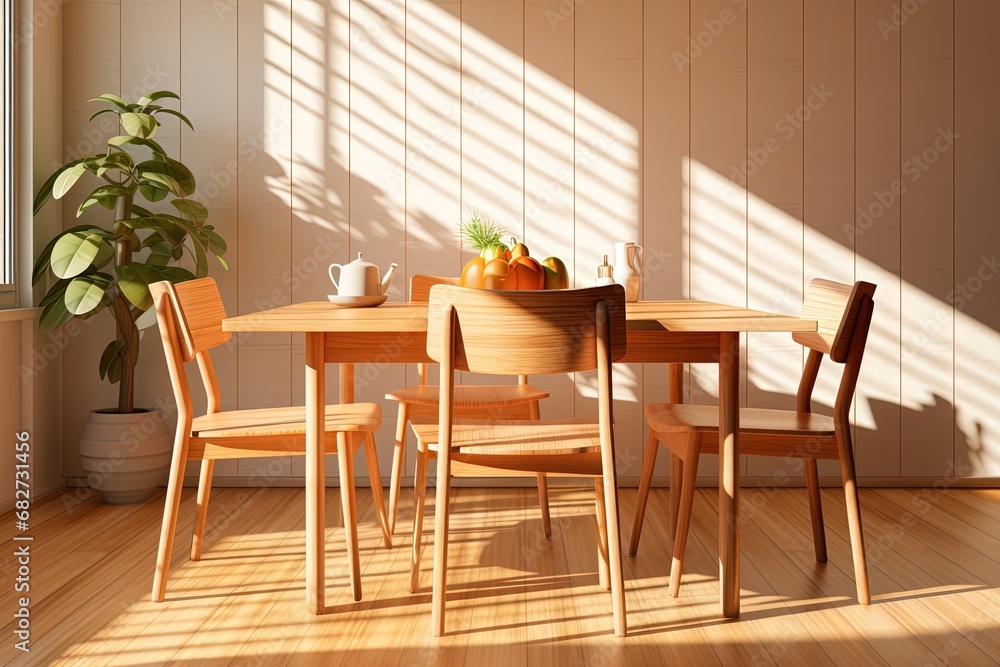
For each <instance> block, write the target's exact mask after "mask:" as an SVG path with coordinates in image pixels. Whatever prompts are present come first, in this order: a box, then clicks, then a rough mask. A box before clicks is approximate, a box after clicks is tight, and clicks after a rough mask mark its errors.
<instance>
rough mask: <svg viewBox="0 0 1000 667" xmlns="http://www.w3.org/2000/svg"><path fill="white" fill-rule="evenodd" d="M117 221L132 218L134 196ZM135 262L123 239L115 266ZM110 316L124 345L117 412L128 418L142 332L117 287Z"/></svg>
mask: <svg viewBox="0 0 1000 667" xmlns="http://www.w3.org/2000/svg"><path fill="white" fill-rule="evenodd" d="M115 214H116V215H117V219H119V220H128V219H129V218H131V217H132V195H125V196H123V197H122V198H121V199H119V200H118V207H117V210H116V211H115ZM131 261H132V235H131V234H126V235H125V236H123V237H122V238H121V239H120V240H119V241H118V244H117V247H116V248H115V266H116V267H117V266H124V265H125V264H128V263H129V262H131ZM111 312H112V313H113V314H114V316H115V328H116V329H117V330H118V339H119V340H120V341H122V349H121V350H120V352H119V354H121V358H122V374H121V378H120V379H119V381H118V412H119V413H121V414H129V413H132V412H134V410H135V364H136V362H137V361H138V359H139V329H138V328H137V327H136V326H135V320H133V319H132V310H131V307H130V306H129V302H128V299H126V298H125V295H124V294H122V293H121V290H119V289H118V286H117V284H116V285H115V288H114V294H113V296H112V297H111Z"/></svg>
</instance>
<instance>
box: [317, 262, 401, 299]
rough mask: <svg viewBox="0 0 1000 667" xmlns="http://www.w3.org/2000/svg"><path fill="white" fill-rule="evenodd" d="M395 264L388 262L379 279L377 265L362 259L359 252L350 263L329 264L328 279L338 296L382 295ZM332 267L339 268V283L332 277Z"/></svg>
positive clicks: (387, 286)
mask: <svg viewBox="0 0 1000 667" xmlns="http://www.w3.org/2000/svg"><path fill="white" fill-rule="evenodd" d="M397 266H399V265H398V264H396V263H395V262H393V263H392V264H390V265H389V270H388V271H387V272H386V274H385V277H384V278H382V279H381V281H380V279H379V270H378V267H377V266H375V265H374V264H372V263H371V262H368V261H365V260H364V259H362V258H361V253H360V252H359V253H358V258H357V259H356V260H354V261H353V262H351V263H350V264H331V265H330V268H329V273H330V280H331V281H332V282H333V286H334V287H336V288H337V294H339V295H340V296H382V295H383V294H385V293H386V290H388V289H389V283H391V282H392V272H393V271H395V270H396V267H397ZM334 268H337V269H340V282H339V283H338V282H337V279H336V278H334V277H333V270H334Z"/></svg>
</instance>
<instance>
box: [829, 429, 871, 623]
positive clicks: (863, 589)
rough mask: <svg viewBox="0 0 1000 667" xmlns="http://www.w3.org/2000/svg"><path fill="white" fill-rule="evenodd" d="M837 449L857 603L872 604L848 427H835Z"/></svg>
mask: <svg viewBox="0 0 1000 667" xmlns="http://www.w3.org/2000/svg"><path fill="white" fill-rule="evenodd" d="M837 448H838V450H839V451H840V478H841V481H843V483H844V498H845V500H846V501H847V526H848V528H849V529H850V532H851V551H852V553H853V554H854V579H855V582H854V583H855V586H857V589H858V602H859V603H861V604H864V605H868V604H871V603H872V597H871V592H870V590H869V588H868V564H867V562H866V561H865V534H864V530H863V529H862V527H861V501H860V499H859V498H858V480H857V478H856V476H855V472H854V450H853V448H852V446H851V431H850V427H849V426H838V427H837Z"/></svg>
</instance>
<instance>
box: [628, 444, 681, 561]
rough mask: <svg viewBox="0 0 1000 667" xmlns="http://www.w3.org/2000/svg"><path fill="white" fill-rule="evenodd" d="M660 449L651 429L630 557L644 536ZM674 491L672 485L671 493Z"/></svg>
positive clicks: (633, 554)
mask: <svg viewBox="0 0 1000 667" xmlns="http://www.w3.org/2000/svg"><path fill="white" fill-rule="evenodd" d="M659 447H660V443H659V441H658V440H657V439H656V433H655V432H654V431H653V429H649V437H647V438H646V451H645V452H643V454H642V475H641V476H640V478H639V493H638V496H637V497H636V501H635V519H633V520H632V539H631V540H630V541H629V546H628V555H629V556H632V557H633V558H634V557H635V555H636V554H637V553H639V537H640V535H642V523H643V521H644V520H645V518H646V501H647V500H649V487H650V486H651V485H652V484H653V466H654V465H655V464H656V450H657V449H659ZM672 489H673V485H672V484H671V493H672V492H673V491H672Z"/></svg>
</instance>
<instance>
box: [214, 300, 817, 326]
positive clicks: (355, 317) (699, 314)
mask: <svg viewBox="0 0 1000 667" xmlns="http://www.w3.org/2000/svg"><path fill="white" fill-rule="evenodd" d="M625 318H626V320H628V321H630V322H637V323H638V322H658V323H659V324H660V325H662V326H663V328H664V329H666V330H667V331H684V332H692V333H698V332H700V333H721V332H736V331H771V332H785V333H791V332H798V331H816V326H817V324H816V320H808V319H802V318H799V317H794V316H789V315H777V314H775V313H768V312H765V311H761V310H752V309H750V308H743V307H742V306H727V305H723V304H719V303H712V302H710V301H690V300H682V301H637V302H635V303H628V304H626V314H625ZM222 329H223V331H274V332H327V331H336V332H359V333H363V332H376V333H377V332H404V331H412V332H424V331H426V330H427V304H426V303H384V304H382V305H381V306H378V307H375V308H343V307H341V306H336V305H334V304H332V303H330V302H327V301H312V302H308V303H296V304H292V305H290V306H282V307H280V308H274V309H272V310H264V311H261V312H258V313H251V314H248V315H240V316H238V317H230V318H228V319H225V320H223V321H222Z"/></svg>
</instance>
